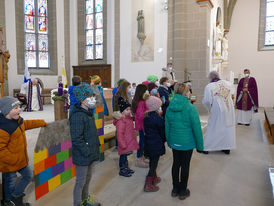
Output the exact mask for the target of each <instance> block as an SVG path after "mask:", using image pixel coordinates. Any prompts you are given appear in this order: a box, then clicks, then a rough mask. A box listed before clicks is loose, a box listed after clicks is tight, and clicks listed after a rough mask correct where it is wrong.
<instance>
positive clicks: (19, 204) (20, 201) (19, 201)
mask: <svg viewBox="0 0 274 206" xmlns="http://www.w3.org/2000/svg"><path fill="white" fill-rule="evenodd" d="M24 196H25V194H23V195H20V196H18V197H15V196H13V195H12V202H13V203H14V204H15V205H16V206H30V203H23V197H24Z"/></svg>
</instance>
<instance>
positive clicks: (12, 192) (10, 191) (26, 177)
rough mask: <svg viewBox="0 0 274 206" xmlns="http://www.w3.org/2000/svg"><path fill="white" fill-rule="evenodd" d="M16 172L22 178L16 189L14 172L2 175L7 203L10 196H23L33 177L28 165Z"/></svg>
mask: <svg viewBox="0 0 274 206" xmlns="http://www.w3.org/2000/svg"><path fill="white" fill-rule="evenodd" d="M17 172H18V173H19V174H20V175H21V176H22V178H21V179H20V181H19V183H18V184H17V185H16V187H15V184H16V180H17V175H16V172H8V173H3V178H4V192H5V200H7V201H9V200H11V199H12V196H14V197H20V196H21V195H23V193H24V190H25V188H26V187H27V186H28V184H29V183H30V181H31V179H32V177H33V174H32V170H31V169H30V166H29V165H27V166H26V167H24V168H23V169H20V170H18V171H17Z"/></svg>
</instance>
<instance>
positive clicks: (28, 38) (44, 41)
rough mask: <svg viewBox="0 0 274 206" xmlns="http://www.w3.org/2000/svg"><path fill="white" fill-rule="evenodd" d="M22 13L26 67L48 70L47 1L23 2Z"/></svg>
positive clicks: (30, 0)
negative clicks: (23, 13) (23, 16)
mask: <svg viewBox="0 0 274 206" xmlns="http://www.w3.org/2000/svg"><path fill="white" fill-rule="evenodd" d="M24 12H25V19H24V22H25V63H26V66H28V67H32V68H48V67H49V51H48V43H49V40H48V24H47V22H48V0H24Z"/></svg>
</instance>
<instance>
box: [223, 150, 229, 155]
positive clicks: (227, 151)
mask: <svg viewBox="0 0 274 206" xmlns="http://www.w3.org/2000/svg"><path fill="white" fill-rule="evenodd" d="M222 152H223V153H225V154H227V155H229V154H230V150H222Z"/></svg>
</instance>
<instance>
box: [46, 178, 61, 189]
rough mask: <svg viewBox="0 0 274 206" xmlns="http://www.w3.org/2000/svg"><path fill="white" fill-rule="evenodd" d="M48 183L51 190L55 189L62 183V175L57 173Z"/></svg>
mask: <svg viewBox="0 0 274 206" xmlns="http://www.w3.org/2000/svg"><path fill="white" fill-rule="evenodd" d="M48 184H49V191H52V190H54V189H55V188H56V187H58V186H59V185H61V176H60V175H57V176H55V177H54V178H52V179H50V180H49V181H48Z"/></svg>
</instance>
